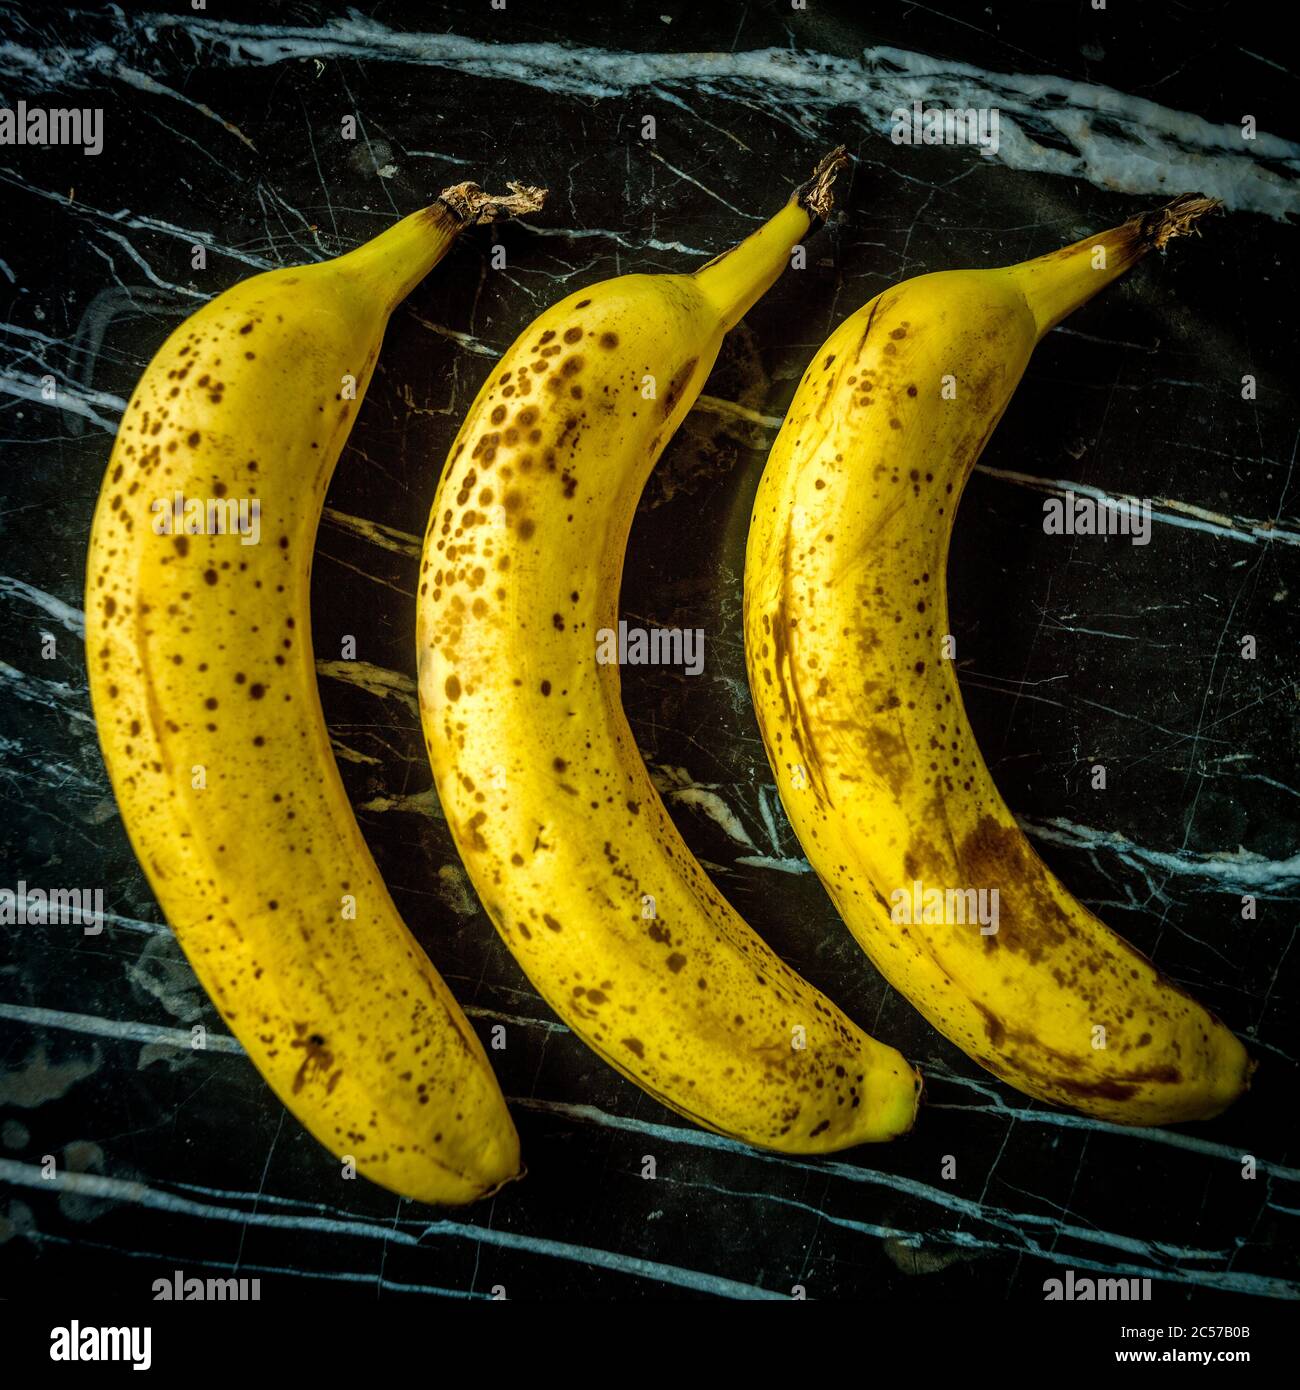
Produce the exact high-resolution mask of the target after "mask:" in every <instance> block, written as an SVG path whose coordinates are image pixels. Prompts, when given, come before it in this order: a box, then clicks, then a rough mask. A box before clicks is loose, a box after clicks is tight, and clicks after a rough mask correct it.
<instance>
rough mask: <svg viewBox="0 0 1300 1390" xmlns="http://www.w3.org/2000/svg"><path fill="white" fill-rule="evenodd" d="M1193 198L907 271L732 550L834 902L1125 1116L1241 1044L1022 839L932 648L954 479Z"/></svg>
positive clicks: (1228, 1093) (997, 1035) (795, 809)
mask: <svg viewBox="0 0 1300 1390" xmlns="http://www.w3.org/2000/svg"><path fill="white" fill-rule="evenodd" d="M1211 206H1213V204H1212V203H1209V202H1207V201H1206V200H1199V199H1193V198H1191V197H1190V196H1188V197H1184V198H1182V199H1179V200H1177V201H1176V202H1175V203H1172V204H1170V206H1169V207H1168V208H1166V209H1164V210H1163V211H1162V212H1159V213H1155V214H1152V215H1150V216H1148V217H1144V218H1138V219H1135V220H1133V221H1131V222H1128V223H1126V224H1125V225H1124V226H1122V227H1118V228H1115V229H1114V230H1112V231H1109V232H1103V233H1101V234H1100V235H1099V236H1094V237H1089V238H1087V239H1086V240H1084V241H1081V242H1078V243H1077V244H1076V245H1073V246H1068V247H1066V248H1064V249H1063V250H1060V251H1056V252H1053V253H1052V254H1050V255H1047V256H1043V257H1040V258H1039V259H1037V260H1031V261H1027V262H1025V263H1024V264H1022V265H1017V266H1012V267H1010V268H1007V269H999V270H986V271H947V272H942V273H940V274H935V275H925V276H921V277H919V278H917V279H914V280H908V281H906V282H905V283H903V284H900V285H896V286H894V287H893V288H891V289H888V290H885V291H884V292H883V293H882V294H880V295H878V296H877V297H876V298H875V299H873V300H872V301H871V303H869V304H867V305H866V306H865V307H864V308H862V309H861V310H859V311H858V312H857V313H855V314H853V315H852V316H851V317H850V318H848V319H847V320H845V322H844V323H843V324H842V325H841V326H840V327H839V328H838V329H837V330H836V332H835V333H833V334H832V335H831V337H830V338H829V339H828V340H827V342H826V343H825V344H824V345H823V347H822V349H821V351H820V352H818V354H817V356H816V358H815V359H814V361H813V364H812V365H811V366H810V367H809V369H808V371H807V373H806V374H805V376H804V378H803V381H802V383H801V384H800V387H799V390H798V392H797V393H796V395H795V398H794V402H793V404H792V405H791V407H790V412H789V414H788V415H787V417H786V420H785V424H784V426H783V427H782V429H781V432H780V434H779V436H778V437H777V440H776V442H775V445H774V446H773V449H772V453H771V457H770V458H769V460H768V464H767V469H766V471H765V473H764V475H763V479H762V483H761V485H760V487H759V491H758V496H757V499H756V501H755V505H754V513H753V521H752V525H751V530H750V536H749V546H748V553H747V556H746V566H745V647H746V655H747V660H748V667H749V679H750V687H751V689H752V691H753V696H754V703H755V707H756V711H757V714H758V720H759V726H760V728H761V730H762V734H763V740H764V743H765V745H766V747H767V751H768V756H769V759H770V761H771V764H772V767H773V770H774V771H775V773H776V777H777V782H778V784H779V787H780V792H781V797H782V800H783V801H784V803H785V807H786V810H787V812H788V813H789V816H790V820H791V822H792V823H793V825H794V828H795V830H796V832H797V833H798V836H799V839H800V841H801V842H802V844H803V847H804V850H805V852H806V853H807V855H808V858H809V859H810V861H811V862H812V864H813V867H814V868H815V869H816V871H817V873H818V874H819V875H820V877H821V879H822V882H823V883H824V884H825V886H826V889H827V891H828V892H829V893H830V895H831V898H832V899H833V900H834V902H835V904H836V906H837V908H838V909H839V911H840V913H841V915H842V916H843V918H844V920H845V922H846V923H847V924H848V926H849V927H850V928H851V929H852V931H853V932H854V934H855V935H856V937H857V939H858V941H859V942H860V943H861V944H862V946H863V948H864V949H865V950H866V951H867V953H868V955H869V956H870V957H871V959H872V961H873V962H874V963H875V964H876V966H877V968H878V969H879V970H880V972H881V973H882V974H883V975H884V976H885V978H886V979H888V980H889V981H890V983H891V984H893V985H894V986H895V987H896V988H897V989H898V990H899V991H900V992H901V993H902V994H904V995H905V996H906V997H907V998H908V999H910V1000H911V1001H912V1003H913V1004H915V1006H916V1007H917V1008H918V1009H919V1010H920V1011H921V1012H922V1013H923V1014H924V1015H925V1017H926V1018H928V1019H929V1020H930V1022H931V1023H933V1024H934V1026H935V1027H936V1028H938V1029H939V1031H940V1032H942V1033H943V1034H944V1035H945V1036H946V1037H948V1038H950V1039H951V1040H952V1041H953V1042H955V1043H956V1044H957V1045H958V1046H959V1047H961V1048H963V1049H964V1050H965V1051H966V1052H967V1053H968V1054H969V1055H970V1056H971V1057H973V1058H974V1059H975V1060H976V1061H977V1062H979V1063H980V1064H981V1065H982V1066H984V1067H987V1068H988V1070H989V1071H991V1072H993V1073H994V1074H995V1075H997V1076H999V1077H1001V1078H1003V1079H1004V1080H1005V1081H1007V1082H1009V1083H1010V1084H1011V1085H1013V1086H1016V1087H1018V1088H1019V1089H1020V1090H1022V1091H1025V1092H1027V1093H1028V1094H1030V1095H1032V1096H1037V1097H1039V1098H1041V1099H1043V1100H1046V1101H1050V1102H1053V1103H1056V1104H1060V1105H1065V1106H1072V1107H1074V1108H1077V1109H1079V1110H1082V1111H1086V1112H1087V1113H1089V1114H1091V1115H1095V1116H1099V1117H1101V1118H1103V1119H1106V1120H1112V1121H1116V1122H1119V1123H1124V1124H1162V1123H1169V1122H1173V1121H1179V1120H1193V1119H1201V1118H1205V1117H1207V1116H1210V1115H1214V1114H1216V1113H1217V1112H1218V1111H1220V1110H1222V1109H1223V1107H1224V1106H1226V1105H1227V1104H1228V1103H1229V1102H1230V1101H1231V1100H1232V1099H1233V1098H1234V1097H1235V1096H1237V1095H1238V1094H1239V1093H1240V1092H1241V1091H1242V1089H1243V1088H1244V1087H1245V1085H1246V1084H1247V1079H1248V1076H1249V1072H1250V1062H1249V1060H1248V1058H1247V1056H1246V1052H1245V1050H1244V1049H1243V1047H1242V1046H1241V1044H1240V1042H1238V1041H1237V1039H1236V1038H1235V1037H1234V1036H1233V1035H1232V1033H1230V1032H1229V1031H1228V1030H1227V1029H1226V1028H1225V1027H1224V1026H1223V1025H1222V1024H1221V1023H1219V1022H1218V1020H1217V1019H1215V1018H1214V1017H1213V1016H1212V1015H1210V1014H1209V1013H1207V1012H1206V1010H1205V1009H1203V1008H1202V1007H1201V1006H1200V1005H1199V1004H1197V1003H1196V1002H1195V1001H1194V1000H1192V999H1190V998H1189V997H1188V996H1187V995H1186V994H1184V993H1183V992H1182V991H1180V990H1179V989H1177V988H1176V987H1175V986H1174V985H1172V984H1170V983H1169V981H1167V980H1165V979H1163V978H1162V977H1161V976H1160V975H1159V974H1158V973H1157V972H1156V970H1155V968H1154V967H1153V966H1152V965H1151V963H1150V962H1149V961H1148V960H1147V959H1146V957H1145V956H1143V955H1141V954H1139V953H1138V952H1137V951H1136V950H1134V949H1133V948H1132V947H1131V946H1129V945H1128V944H1127V943H1126V942H1125V941H1123V940H1122V939H1121V938H1120V937H1119V936H1117V935H1116V934H1115V933H1114V932H1112V931H1111V930H1110V929H1109V928H1107V927H1106V926H1104V925H1103V924H1102V923H1101V922H1100V921H1098V919H1097V918H1096V917H1094V916H1093V914H1092V913H1091V912H1089V911H1088V910H1087V909H1086V908H1084V907H1083V906H1081V905H1080V904H1079V903H1078V902H1076V901H1075V900H1074V898H1072V897H1071V896H1070V895H1069V893H1067V892H1066V890H1065V889H1064V888H1063V887H1062V886H1061V884H1060V883H1059V882H1058V881H1057V880H1056V878H1055V877H1053V875H1052V874H1051V873H1050V872H1049V871H1048V869H1047V868H1046V866H1045V865H1044V864H1043V863H1042V861H1041V860H1040V859H1039V858H1038V856H1037V855H1036V854H1035V853H1034V851H1033V850H1032V849H1031V848H1030V846H1029V844H1028V842H1027V841H1026V839H1025V837H1024V835H1023V834H1022V833H1021V831H1020V829H1019V828H1018V826H1017V825H1016V822H1015V820H1014V819H1013V818H1012V815H1011V812H1010V811H1009V810H1008V809H1007V807H1006V805H1005V804H1004V802H1003V801H1002V798H1001V797H1000V796H999V795H998V792H997V788H996V787H995V786H994V784H993V780H992V778H991V777H990V776H989V773H988V769H987V768H986V766H985V764H984V760H983V759H982V758H981V756H980V752H979V749H978V747H977V746H976V744H975V740H974V737H973V735H972V733H971V729H970V726H969V724H968V722H967V719H966V714H965V710H964V708H963V705H962V699H961V693H960V691H959V689H958V685H957V679H956V676H955V674H954V669H953V663H952V662H951V661H949V660H946V659H945V657H946V656H947V655H949V654H950V651H951V648H948V649H945V637H946V634H947V631H948V627H947V624H948V616H947V615H948V605H947V591H946V578H945V570H946V566H947V557H948V543H949V538H950V535H951V532H952V524H953V515H954V513H955V511H956V508H957V503H958V500H959V499H960V497H961V491H962V488H963V486H964V484H965V482H966V479H967V477H968V476H969V474H970V470H971V468H972V467H973V465H974V463H975V461H976V459H977V458H978V457H979V455H980V451H981V450H982V449H983V447H984V445H985V443H986V441H987V440H988V438H989V436H990V434H991V433H992V432H993V429H994V426H995V425H996V424H997V422H998V420H999V419H1000V417H1001V415H1002V412H1003V410H1004V409H1005V408H1006V406H1007V403H1008V401H1009V400H1010V399H1011V395H1012V393H1013V391H1014V390H1015V388H1016V384H1017V382H1018V381H1019V380H1020V377H1021V373H1022V372H1023V371H1024V369H1025V365H1026V363H1027V362H1028V361H1029V356H1030V354H1031V353H1032V351H1033V349H1034V346H1035V344H1036V343H1037V342H1038V341H1039V339H1040V338H1042V336H1043V335H1044V334H1045V333H1047V331H1048V330H1049V329H1051V328H1052V327H1053V326H1054V325H1055V324H1056V323H1058V322H1059V321H1060V320H1061V319H1062V318H1063V317H1064V316H1065V315H1066V314H1068V313H1070V312H1071V310H1073V309H1075V308H1077V307H1078V306H1079V305H1081V304H1082V303H1084V301H1085V300H1087V299H1088V298H1089V297H1090V296H1092V295H1093V294H1095V293H1096V292H1097V291H1098V290H1100V289H1101V288H1102V287H1103V286H1105V285H1107V284H1109V283H1110V282H1111V281H1112V280H1114V279H1115V278H1116V277H1117V276H1119V275H1121V274H1123V273H1124V271H1126V270H1127V269H1128V268H1129V267H1130V266H1132V265H1133V264H1134V263H1135V262H1136V261H1137V260H1138V259H1139V258H1140V257H1141V256H1142V255H1143V254H1144V253H1145V252H1146V251H1147V250H1148V249H1150V248H1151V247H1153V246H1163V245H1164V243H1165V242H1166V241H1167V240H1168V238H1169V237H1170V236H1172V235H1174V234H1176V233H1178V232H1181V231H1183V230H1185V229H1186V228H1187V227H1189V226H1190V225H1191V224H1192V222H1193V221H1194V220H1195V219H1196V218H1197V217H1198V216H1200V215H1201V214H1202V213H1203V212H1204V211H1206V210H1207V209H1208V208H1209V207H1211ZM1098 248H1101V249H1100V250H1099V249H1098ZM918 884H919V885H922V887H921V889H920V890H919V891H918V890H917V888H916V885H918ZM931 890H939V893H940V897H935V896H932V893H931ZM967 890H974V891H975V893H976V894H978V893H979V892H980V890H986V891H988V890H996V892H997V894H998V899H997V902H998V910H997V916H996V919H995V918H994V916H993V913H992V911H991V910H990V909H991V906H992V904H993V901H994V900H993V899H992V897H991V896H989V897H986V898H985V899H984V900H983V902H984V904H985V911H984V913H983V915H982V917H981V918H980V920H975V919H976V916H977V914H976V912H975V911H973V910H972V909H973V906H974V904H976V903H978V902H979V901H980V899H979V898H978V897H974V898H972V897H971V896H970V894H969V893H968V892H967ZM950 892H951V893H953V894H954V896H953V897H952V898H949V896H948V895H949V893H950ZM956 894H961V895H962V896H961V897H960V898H958V897H957V896H955V895H956ZM918 906H919V907H920V908H921V911H920V912H918V911H917V908H918ZM939 917H946V918H947V920H948V921H949V922H950V923H951V924H950V925H941V924H940V922H939V921H938V920H936V919H937V918H939ZM927 918H929V920H927ZM962 919H964V920H965V921H966V923H967V925H958V924H956V923H957V922H959V921H961V920H962ZM990 928H994V929H990Z"/></svg>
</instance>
